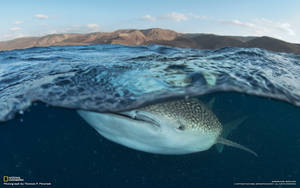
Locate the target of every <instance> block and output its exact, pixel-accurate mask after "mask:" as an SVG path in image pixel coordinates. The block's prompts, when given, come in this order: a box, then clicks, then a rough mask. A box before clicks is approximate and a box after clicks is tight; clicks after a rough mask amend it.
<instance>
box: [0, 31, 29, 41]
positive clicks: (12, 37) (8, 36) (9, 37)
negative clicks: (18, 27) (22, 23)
mask: <svg viewBox="0 0 300 188" xmlns="http://www.w3.org/2000/svg"><path fill="white" fill-rule="evenodd" d="M22 37H26V35H25V34H23V33H16V34H13V33H8V34H5V35H3V36H2V38H0V39H2V40H11V39H15V38H22Z"/></svg>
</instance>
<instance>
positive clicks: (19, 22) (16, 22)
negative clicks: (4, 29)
mask: <svg viewBox="0 0 300 188" xmlns="http://www.w3.org/2000/svg"><path fill="white" fill-rule="evenodd" d="M22 23H23V22H21V21H15V22H14V24H15V25H19V24H22Z"/></svg>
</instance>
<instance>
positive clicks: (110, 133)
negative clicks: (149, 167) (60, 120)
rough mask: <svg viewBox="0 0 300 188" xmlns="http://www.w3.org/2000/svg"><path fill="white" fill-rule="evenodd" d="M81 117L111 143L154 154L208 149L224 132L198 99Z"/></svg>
mask: <svg viewBox="0 0 300 188" xmlns="http://www.w3.org/2000/svg"><path fill="white" fill-rule="evenodd" d="M79 114H80V115H81V116H82V117H83V118H84V119H85V120H86V121H87V122H88V123H89V124H91V125H92V126H93V127H94V128H95V129H96V130H97V131H98V132H99V133H100V134H101V135H103V136H104V137H106V138H108V139H109V140H112V141H114V142H117V143H119V144H122V145H125V146H127V147H130V148H133V149H137V150H141V151H146V152H151V153H159V154H186V153H193V152H198V151H203V150H207V149H209V148H210V147H211V146H212V145H214V144H215V143H216V142H217V139H218V137H219V136H220V134H221V132H222V126H221V123H220V122H219V120H218V118H217V117H216V116H215V115H214V113H213V112H212V111H211V110H210V109H209V108H207V107H206V106H205V105H204V104H203V103H202V102H200V101H198V100H196V99H183V100H176V101H168V102H164V103H159V104H154V105H149V106H146V107H143V108H139V109H135V110H132V111H128V112H123V113H118V114H113V113H95V112H87V111H79Z"/></svg>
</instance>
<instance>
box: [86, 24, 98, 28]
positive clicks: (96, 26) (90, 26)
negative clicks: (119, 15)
mask: <svg viewBox="0 0 300 188" xmlns="http://www.w3.org/2000/svg"><path fill="white" fill-rule="evenodd" d="M87 27H88V28H90V29H95V28H97V29H98V28H100V26H99V25H98V24H87Z"/></svg>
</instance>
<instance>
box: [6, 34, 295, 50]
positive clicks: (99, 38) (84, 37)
mask: <svg viewBox="0 0 300 188" xmlns="http://www.w3.org/2000/svg"><path fill="white" fill-rule="evenodd" d="M89 44H124V45H149V44H161V45H168V46H175V47H181V48H197V49H217V48H223V47H243V48H263V49H267V50H271V51H275V52H286V53H295V54H300V44H294V43H288V42H285V41H282V40H278V39H275V38H271V37H266V36H263V37H241V36H221V35H214V34H183V33H177V32H175V31H172V30H167V29H159V28H153V29H145V30H137V29H125V30H117V31H114V32H110V33H108V32H97V33H89V34H73V33H71V34H53V35H46V36H43V37H25V38H18V39H14V40H9V41H1V42H0V51H4V50H13V49H24V48H31V47H39V46H64V45H89Z"/></svg>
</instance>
